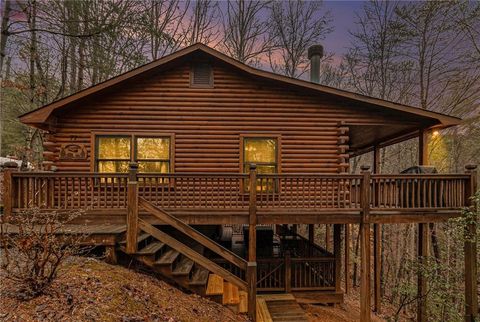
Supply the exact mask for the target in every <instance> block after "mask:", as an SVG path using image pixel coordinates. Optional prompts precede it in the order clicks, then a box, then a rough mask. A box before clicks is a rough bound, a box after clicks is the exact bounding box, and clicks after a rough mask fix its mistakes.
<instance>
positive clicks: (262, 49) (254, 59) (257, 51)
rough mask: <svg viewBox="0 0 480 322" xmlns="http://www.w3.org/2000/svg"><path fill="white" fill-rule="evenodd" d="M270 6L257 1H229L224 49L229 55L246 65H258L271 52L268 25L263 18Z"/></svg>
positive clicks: (225, 21) (224, 30) (224, 24)
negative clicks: (264, 55)
mask: <svg viewBox="0 0 480 322" xmlns="http://www.w3.org/2000/svg"><path fill="white" fill-rule="evenodd" d="M268 4H269V2H268V1H257V0H238V1H231V0H229V1H228V3H227V12H226V13H225V19H224V21H223V33H224V46H223V47H222V49H223V50H224V51H225V52H226V53H227V54H228V55H230V56H231V57H233V58H235V59H237V60H239V61H241V62H243V63H246V64H256V63H258V61H259V57H260V56H261V55H262V54H265V53H266V52H267V51H268V50H269V48H270V44H269V42H268V37H267V29H268V25H267V22H266V20H265V19H263V18H262V17H261V15H262V13H265V12H266V8H267V6H268Z"/></svg>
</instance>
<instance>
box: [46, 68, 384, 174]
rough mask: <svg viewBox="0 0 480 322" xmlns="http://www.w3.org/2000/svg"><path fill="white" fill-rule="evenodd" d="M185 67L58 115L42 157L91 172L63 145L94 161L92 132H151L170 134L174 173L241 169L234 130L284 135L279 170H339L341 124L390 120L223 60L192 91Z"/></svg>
mask: <svg viewBox="0 0 480 322" xmlns="http://www.w3.org/2000/svg"><path fill="white" fill-rule="evenodd" d="M189 71H190V68H189V66H183V67H177V68H174V69H172V70H170V71H167V72H163V73H162V74H161V75H155V76H153V77H151V76H150V77H149V78H148V79H144V80H137V81H135V82H134V83H133V84H130V85H128V86H125V87H123V88H121V89H119V90H116V91H115V92H113V93H110V94H104V96H103V97H101V98H100V99H96V100H95V101H94V100H91V101H87V102H85V103H83V104H82V105H81V106H78V107H74V108H72V109H69V110H67V111H65V112H63V114H61V115H58V119H57V124H58V125H57V130H56V133H55V134H51V135H47V138H46V144H45V148H46V150H47V152H46V153H45V158H46V159H49V160H51V161H54V163H55V165H56V166H57V167H58V169H59V170H61V171H90V170H91V169H90V160H82V161H67V160H59V158H58V155H59V149H60V145H61V144H63V143H70V142H76V143H83V144H85V145H86V148H87V151H88V155H89V158H91V157H92V149H93V147H91V146H90V138H91V132H92V131H112V132H123V131H138V130H142V131H144V130H148V131H154V132H156V131H160V132H168V133H175V171H176V172H194V171H197V172H198V171H202V172H215V171H216V172H218V171H222V172H227V171H228V172H238V171H239V158H240V151H239V146H240V143H239V139H240V138H239V135H240V134H242V133H262V132H264V133H267V134H266V135H268V133H272V134H281V136H282V139H281V162H282V165H281V169H282V172H284V173H288V172H324V173H336V172H338V169H339V168H338V166H339V148H338V144H339V133H338V124H339V121H341V120H344V121H355V122H367V121H368V122H372V121H375V120H376V121H382V122H383V121H385V120H387V118H386V117H385V116H382V115H381V114H376V115H373V116H372V115H371V114H367V113H364V114H362V113H359V110H356V109H354V108H352V107H342V108H339V106H338V105H339V104H340V103H339V102H332V101H331V100H328V99H327V98H325V97H322V96H311V95H309V94H308V93H301V92H299V91H296V90H295V89H292V88H287V87H281V86H278V85H274V84H271V83H265V82H262V81H260V80H254V79H252V78H251V77H248V76H243V75H239V74H238V73H237V72H236V71H234V70H232V69H229V68H227V67H225V66H223V65H215V66H214V84H215V86H214V88H190V77H189ZM49 151H50V152H49ZM52 152H53V153H52Z"/></svg>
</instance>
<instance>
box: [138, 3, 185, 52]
mask: <svg viewBox="0 0 480 322" xmlns="http://www.w3.org/2000/svg"><path fill="white" fill-rule="evenodd" d="M189 5H190V3H189V2H185V3H184V2H182V1H180V0H142V2H141V3H140V6H141V10H142V12H141V13H140V14H139V20H138V24H139V27H140V30H141V32H142V34H143V35H144V38H145V41H146V43H147V48H148V50H149V56H150V58H151V59H154V60H155V59H158V58H160V57H162V56H164V55H166V54H168V53H170V52H173V51H175V50H177V49H178V48H180V46H181V45H182V40H183V38H184V37H183V35H182V29H181V28H182V21H183V19H184V18H185V17H186V14H187V12H188V8H189Z"/></svg>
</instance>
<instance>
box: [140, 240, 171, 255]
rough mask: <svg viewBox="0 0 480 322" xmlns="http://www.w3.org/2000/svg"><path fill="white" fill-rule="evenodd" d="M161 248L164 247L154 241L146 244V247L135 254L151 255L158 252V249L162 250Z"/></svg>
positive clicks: (162, 244)
mask: <svg viewBox="0 0 480 322" xmlns="http://www.w3.org/2000/svg"><path fill="white" fill-rule="evenodd" d="M163 246H165V244H164V243H162V242H160V241H154V242H152V243H150V244H148V245H147V246H146V247H144V248H142V249H140V250H139V251H138V252H137V254H138V255H153V254H155V253H156V252H158V251H159V250H160V249H162V248H163Z"/></svg>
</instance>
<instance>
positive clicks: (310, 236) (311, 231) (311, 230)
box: [308, 224, 315, 244]
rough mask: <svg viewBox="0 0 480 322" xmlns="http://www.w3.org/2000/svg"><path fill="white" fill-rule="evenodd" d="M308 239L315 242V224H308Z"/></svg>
mask: <svg viewBox="0 0 480 322" xmlns="http://www.w3.org/2000/svg"><path fill="white" fill-rule="evenodd" d="M308 241H309V242H310V243H312V244H315V225H314V224H309V225H308Z"/></svg>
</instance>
